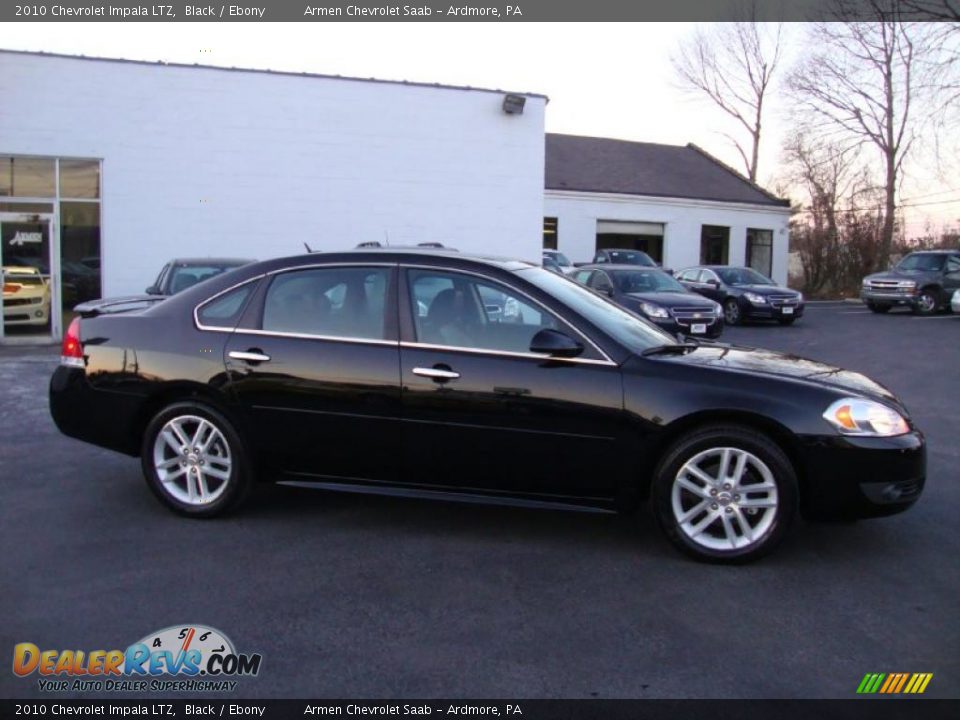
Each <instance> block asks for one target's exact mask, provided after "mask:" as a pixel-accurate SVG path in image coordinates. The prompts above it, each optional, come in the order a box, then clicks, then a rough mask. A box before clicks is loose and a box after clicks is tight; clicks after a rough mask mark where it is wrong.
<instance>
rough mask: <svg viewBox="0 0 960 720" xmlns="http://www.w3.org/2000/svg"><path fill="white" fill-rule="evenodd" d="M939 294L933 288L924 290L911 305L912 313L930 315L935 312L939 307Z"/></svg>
mask: <svg viewBox="0 0 960 720" xmlns="http://www.w3.org/2000/svg"><path fill="white" fill-rule="evenodd" d="M938 295H939V293H938V292H937V291H936V289H934V288H924V289H923V290H921V291H920V294H919V295H918V296H917V302H916V303H914V305H913V312H915V313H916V314H917V315H932V314H933V313H935V312H936V311H937V307H939V305H940V301H939V299H938Z"/></svg>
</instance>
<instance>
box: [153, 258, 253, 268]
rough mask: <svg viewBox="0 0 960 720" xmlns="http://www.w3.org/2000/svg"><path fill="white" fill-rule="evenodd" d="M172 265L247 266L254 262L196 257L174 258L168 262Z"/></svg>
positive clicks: (240, 259) (242, 259)
mask: <svg viewBox="0 0 960 720" xmlns="http://www.w3.org/2000/svg"><path fill="white" fill-rule="evenodd" d="M170 262H171V263H173V264H174V265H236V266H238V267H239V266H240V265H249V264H250V263H253V262H256V260H251V259H249V258H222V257H206V258H201V257H196V258H174V259H173V260H171V261H170Z"/></svg>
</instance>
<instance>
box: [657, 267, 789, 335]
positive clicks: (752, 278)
mask: <svg viewBox="0 0 960 720" xmlns="http://www.w3.org/2000/svg"><path fill="white" fill-rule="evenodd" d="M676 276H677V279H678V280H679V281H680V282H681V283H683V285H684V287H687V288H689V289H690V290H693V291H694V292H697V293H700V294H701V295H703V296H704V297H708V298H710V299H711V300H715V301H716V302H718V303H720V304H721V305H722V306H723V315H724V319H725V320H726V321H727V324H728V325H739V324H740V323H741V322H744V321H745V320H776V321H778V322H779V323H780V324H781V325H791V324H793V322H794V321H796V320H798V319H799V318H801V317H803V305H804V301H803V293H801V292H799V291H797V290H791V289H790V288H785V287H780V286H779V285H777V284H776V283H775V282H774V281H773V280H771V279H770V278H768V277H766V276H765V275H761V274H760V273H758V272H757V271H756V270H754V269H752V268H748V267H733V266H729V265H700V266H697V267H691V268H687V269H686V270H681V271H680V272H678V273H677V274H676Z"/></svg>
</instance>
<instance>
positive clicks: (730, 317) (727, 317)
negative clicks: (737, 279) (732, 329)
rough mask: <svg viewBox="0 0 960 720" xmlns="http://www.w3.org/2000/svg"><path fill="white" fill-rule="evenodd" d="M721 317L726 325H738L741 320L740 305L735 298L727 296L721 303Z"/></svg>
mask: <svg viewBox="0 0 960 720" xmlns="http://www.w3.org/2000/svg"><path fill="white" fill-rule="evenodd" d="M723 319H724V321H725V322H726V323H727V325H739V324H740V323H741V322H743V315H742V314H741V312H740V305H739V303H737V299H736V298H727V299H726V300H725V301H724V303H723Z"/></svg>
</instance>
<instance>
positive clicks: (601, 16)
mask: <svg viewBox="0 0 960 720" xmlns="http://www.w3.org/2000/svg"><path fill="white" fill-rule="evenodd" d="M878 7H879V8H880V9H886V8H888V7H889V8H892V9H893V12H897V13H902V14H903V16H904V18H905V19H915V20H923V19H929V20H934V19H937V18H936V17H935V16H934V15H931V14H930V13H926V12H924V8H925V7H926V6H925V5H924V4H923V3H904V4H902V5H901V4H898V3H889V0H887V2H880V3H876V4H874V3H872V2H871V1H870V0H755V2H743V1H740V0H669V2H667V1H664V0H506V1H505V2H502V1H501V0H479V1H478V0H447V1H446V2H440V1H439V0H419V1H411V2H402V1H400V2H391V1H390V0H379V1H378V0H353V1H352V2H349V1H348V2H344V1H343V0H244V1H243V2H236V3H221V2H217V3H214V4H204V3H202V2H192V3H184V2H180V1H176V2H173V3H171V4H165V3H157V4H154V3H153V2H152V1H151V0H53V1H51V0H34V1H33V2H30V1H29V0H23V1H22V2H20V1H17V0H15V1H14V2H9V0H8V1H6V2H2V3H0V21H4V22H11V21H12V22H17V21H22V22H37V21H39V22H104V21H107V22H290V21H295V22H611V21H615V22H624V21H645V22H658V21H731V20H746V19H748V17H747V14H748V13H752V14H753V16H754V17H755V18H756V19H757V20H761V21H764V20H766V21H798V22H802V21H811V20H831V19H838V13H842V14H843V19H856V18H858V17H860V18H863V19H871V20H875V19H876V12H877V8H878Z"/></svg>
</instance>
